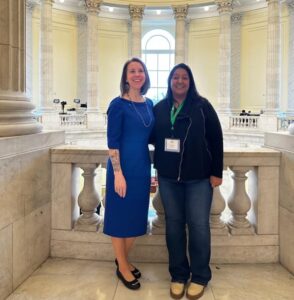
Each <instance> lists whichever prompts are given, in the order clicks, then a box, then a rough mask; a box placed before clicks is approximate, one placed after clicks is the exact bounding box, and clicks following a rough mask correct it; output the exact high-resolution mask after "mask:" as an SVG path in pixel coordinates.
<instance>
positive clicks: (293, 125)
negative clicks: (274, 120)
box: [288, 122, 294, 135]
mask: <svg viewBox="0 0 294 300" xmlns="http://www.w3.org/2000/svg"><path fill="white" fill-rule="evenodd" d="M288 131H289V133H290V134H291V135H294V122H292V123H291V124H290V125H289V127H288Z"/></svg>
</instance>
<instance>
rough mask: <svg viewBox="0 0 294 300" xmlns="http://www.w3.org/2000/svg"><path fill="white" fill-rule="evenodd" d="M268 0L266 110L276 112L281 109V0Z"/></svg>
mask: <svg viewBox="0 0 294 300" xmlns="http://www.w3.org/2000/svg"><path fill="white" fill-rule="evenodd" d="M267 2H268V29H267V61H266V105H265V106H266V107H265V112H266V113H268V114H275V113H277V112H278V110H279V106H280V96H281V86H280V85H281V19H280V0H267Z"/></svg>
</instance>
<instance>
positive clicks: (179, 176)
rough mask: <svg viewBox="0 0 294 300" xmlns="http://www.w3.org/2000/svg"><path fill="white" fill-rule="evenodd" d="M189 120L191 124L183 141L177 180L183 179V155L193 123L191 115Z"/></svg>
mask: <svg viewBox="0 0 294 300" xmlns="http://www.w3.org/2000/svg"><path fill="white" fill-rule="evenodd" d="M189 121H190V124H189V126H188V128H187V132H186V136H185V138H184V141H183V151H182V154H181V160H180V164H179V173H178V179H177V181H180V180H181V171H182V163H183V157H184V151H185V142H186V140H187V137H188V134H189V130H190V127H191V125H192V120H191V117H189Z"/></svg>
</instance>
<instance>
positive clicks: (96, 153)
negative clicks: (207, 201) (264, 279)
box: [51, 145, 280, 262]
mask: <svg viewBox="0 0 294 300" xmlns="http://www.w3.org/2000/svg"><path fill="white" fill-rule="evenodd" d="M51 151H52V152H51V162H52V249H51V250H52V256H62V257H64V256H65V257H68V256H69V257H78V258H92V259H93V258H97V257H98V258H101V255H102V258H103V259H109V257H108V255H109V253H106V252H107V251H110V250H111V246H110V248H107V249H108V250H107V251H106V250H105V249H104V248H103V247H105V244H106V240H105V237H103V236H104V235H101V237H100V238H98V237H97V235H94V236H92V238H91V239H90V238H89V237H90V236H89V233H90V232H93V233H95V234H98V236H100V233H101V232H102V228H103V214H99V215H98V214H97V213H96V207H97V206H98V205H99V204H100V203H101V202H103V201H102V199H101V198H102V197H101V195H99V191H98V190H97V183H96V182H95V176H96V173H97V171H99V170H101V168H105V165H106V161H107V159H108V151H107V148H106V147H104V148H100V149H97V148H96V149H94V148H85V147H81V146H75V145H66V146H59V147H56V148H54V149H52V150H51ZM279 164H280V153H279V152H278V151H274V150H271V149H267V148H256V149H251V148H250V149H248V148H247V149H242V148H239V149H226V150H225V155H224V166H225V167H224V184H223V186H222V187H221V188H216V189H215V190H214V195H213V203H212V209H211V231H212V237H213V243H214V246H215V249H218V250H217V251H216V250H215V253H214V256H216V257H217V258H218V259H217V261H229V262H232V259H233V261H234V262H241V261H242V260H244V259H247V260H248V261H250V262H253V261H254V262H256V260H257V261H260V262H265V261H271V262H273V261H276V260H277V259H278V198H279V194H278V191H279ZM81 170H82V172H80V171H81ZM81 173H82V175H81ZM100 177H101V176H100ZM81 178H82V179H83V180H81ZM101 178H102V177H101ZM152 205H153V207H154V209H155V212H156V217H155V218H153V219H152V220H151V222H150V228H149V229H150V232H149V235H148V236H149V238H148V236H147V237H145V239H147V240H144V242H143V244H144V243H147V244H148V245H149V244H150V240H149V241H148V239H153V242H154V241H155V242H154V243H155V244H156V243H158V239H157V238H156V236H162V237H163V234H164V232H165V218H164V211H163V207H162V204H161V200H160V196H159V193H158V191H157V192H156V193H155V195H154V197H153V199H152ZM102 207H103V205H102ZM102 211H103V209H102ZM126 217H127V216H126ZM152 236H153V238H152ZM101 239H102V242H101V243H102V244H103V245H104V246H103V247H102V248H103V249H104V250H105V251H106V252H105V251H104V252H103V251H102V250H101V251H102V252H101V253H104V254H101V253H100V254H97V253H96V252H95V251H96V250H95V251H94V249H96V248H94V249H93V251H94V252H95V254H93V253H92V255H91V254H89V252H86V250H85V253H84V254H81V253H83V251H82V250H81V249H82V248H83V247H82V246H81V243H83V241H84V242H86V240H87V242H86V244H87V246H85V247H86V248H87V249H88V250H89V247H90V245H93V244H89V242H90V240H91V243H93V240H95V241H97V243H99V242H98V240H99V241H101ZM160 240H161V237H160ZM161 241H162V242H163V239H162V240H161ZM64 243H65V244H64ZM71 243H73V244H71ZM69 245H71V246H69ZM73 245H75V246H77V245H79V246H77V247H78V248H79V250H77V253H76V254H74V255H73V254H72V251H73V250H72V249H73V247H74V246H73ZM149 246H150V245H149ZM98 247H100V248H101V245H100V246H98ZM227 247H229V248H230V247H233V248H234V251H237V250H238V251H237V253H238V254H236V253H235V252H233V253H231V252H230V251H228V252H224V251H226V250H225V249H226V248H227ZM238 247H245V248H238ZM248 247H249V248H248ZM250 247H251V248H250ZM86 248H85V249H86ZM65 249H68V250H65ZM241 249H243V250H244V249H246V251H252V252H250V253H249V252H248V253H247V254H246V255H245V254H244V253H243V252H244V251H245V250H244V251H243V250H241ZM253 249H254V250H253ZM266 249H268V251H269V253H268V254H264V253H263V252H264V251H265V252H266V251H267V250H266ZM90 252H91V251H90ZM110 253H111V251H110ZM141 253H143V252H142V250H141ZM148 253H149V252H148ZM148 253H147V254H146V256H147V258H146V259H148V260H153V259H156V258H154V257H149V256H148V255H149V254H148ZM232 255H233V256H232ZM234 255H235V257H234ZM89 256H90V257H89ZM246 257H247V258H246ZM139 258H140V259H144V258H142V257H141V256H140V255H139V254H138V259H139Z"/></svg>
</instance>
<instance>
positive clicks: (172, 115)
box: [170, 101, 185, 129]
mask: <svg viewBox="0 0 294 300" xmlns="http://www.w3.org/2000/svg"><path fill="white" fill-rule="evenodd" d="M184 102H185V101H183V102H182V103H181V104H180V105H179V106H178V108H175V107H174V106H173V107H172V109H171V111H170V122H171V124H172V129H174V124H175V122H176V118H177V116H178V114H179V113H180V111H181V110H182V107H183V105H184Z"/></svg>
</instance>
